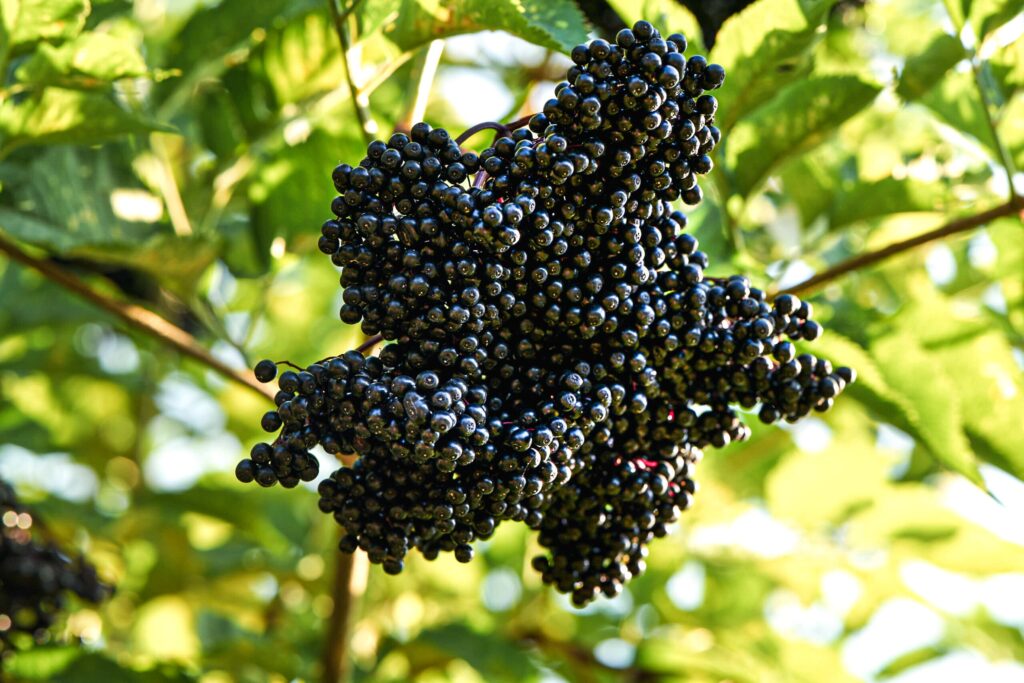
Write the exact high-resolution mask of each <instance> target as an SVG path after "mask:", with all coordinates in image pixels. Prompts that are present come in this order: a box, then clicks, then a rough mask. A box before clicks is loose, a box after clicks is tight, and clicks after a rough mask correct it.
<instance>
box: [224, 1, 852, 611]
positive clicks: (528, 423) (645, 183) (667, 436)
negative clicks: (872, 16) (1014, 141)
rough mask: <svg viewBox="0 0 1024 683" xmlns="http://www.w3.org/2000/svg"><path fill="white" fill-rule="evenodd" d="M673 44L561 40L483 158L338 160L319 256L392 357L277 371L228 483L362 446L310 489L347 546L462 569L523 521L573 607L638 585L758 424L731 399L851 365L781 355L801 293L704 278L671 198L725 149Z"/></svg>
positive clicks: (270, 480) (795, 390)
mask: <svg viewBox="0 0 1024 683" xmlns="http://www.w3.org/2000/svg"><path fill="white" fill-rule="evenodd" d="M685 49H686V39H685V38H684V37H683V36H681V35H678V34H673V35H671V36H669V37H668V38H667V39H662V37H661V35H660V34H659V33H658V32H657V31H656V30H655V29H654V27H653V26H652V25H651V24H650V23H648V22H645V21H641V22H637V23H636V24H635V25H634V26H633V27H632V29H625V30H623V31H620V32H619V34H618V35H617V36H616V39H615V43H614V44H611V43H608V42H606V41H603V40H595V41H593V42H592V43H590V44H589V45H581V46H577V47H576V48H574V49H573V50H572V53H571V55H570V56H571V58H572V61H573V64H574V65H573V66H572V67H570V69H569V70H568V72H567V73H566V79H565V80H564V81H563V82H561V83H559V84H558V85H557V86H556V87H555V91H554V93H553V96H552V97H551V99H549V100H548V101H547V103H546V104H545V105H544V109H543V112H542V113H538V114H537V115H535V116H533V117H532V118H531V119H530V120H529V122H528V123H527V124H526V125H525V126H521V127H518V128H517V129H516V130H505V128H504V127H500V126H499V127H498V128H500V129H501V132H500V136H499V137H498V138H497V139H496V140H495V141H494V143H493V144H492V145H491V146H489V147H487V148H486V149H484V150H483V151H482V152H481V153H480V154H479V156H477V155H475V154H469V153H464V152H463V151H462V149H461V148H460V147H459V144H457V143H456V142H455V140H453V139H452V137H451V136H450V135H449V134H448V133H447V132H445V131H443V130H440V129H434V128H432V127H431V126H429V125H428V124H426V123H417V124H416V125H414V126H413V127H412V129H411V130H410V132H409V135H405V134H395V135H393V136H392V137H391V138H390V139H389V140H388V141H387V142H383V141H377V142H374V143H372V144H371V145H370V146H369V147H368V148H367V155H366V158H364V159H363V160H362V161H361V162H360V163H359V164H358V165H356V166H351V165H348V164H342V165H340V166H338V167H337V168H335V169H334V171H333V174H332V180H333V182H334V185H335V187H336V188H337V190H338V193H339V196H338V197H337V198H336V199H335V201H334V202H333V203H332V206H331V209H332V211H333V212H334V214H335V215H334V218H332V219H331V220H328V221H327V222H325V223H324V224H323V225H322V226H321V228H320V230H321V235H322V239H321V240H320V242H319V246H320V249H321V250H322V251H323V252H325V253H326V254H328V255H329V257H330V259H331V261H332V263H333V264H334V265H335V266H337V267H338V268H340V269H341V274H340V283H341V287H342V301H343V304H342V306H341V309H340V318H341V320H342V321H344V322H346V323H349V324H359V325H360V327H361V329H362V331H363V333H365V334H366V335H368V336H373V335H380V338H382V339H383V340H385V341H387V342H388V344H387V345H386V346H385V347H384V348H383V349H382V350H381V352H380V355H379V357H378V358H373V357H369V358H368V357H365V356H364V355H363V354H361V353H358V352H348V353H345V354H343V355H341V356H338V357H335V358H328V359H325V360H323V361H320V362H318V363H314V364H312V365H310V366H308V367H307V368H306V369H305V370H303V371H301V372H298V373H296V372H293V371H290V370H289V371H286V372H284V373H282V374H281V375H280V376H279V377H278V387H279V389H280V391H279V392H278V393H277V396H276V398H275V403H276V404H277V410H276V411H271V412H269V413H267V414H266V415H264V417H263V419H262V426H263V427H264V429H266V430H267V431H270V432H277V435H276V437H275V439H274V441H273V442H272V443H270V444H259V445H257V446H256V447H254V449H253V450H252V451H251V452H250V457H249V458H248V459H246V460H243V461H242V463H241V464H240V465H239V468H238V470H237V471H236V474H237V476H238V478H239V479H240V480H242V481H252V480H255V481H257V482H258V483H259V484H260V485H263V486H272V485H274V484H275V483H278V482H280V483H281V485H282V486H285V487H290V486H294V485H296V484H297V483H298V482H299V481H301V480H305V481H309V480H311V479H313V478H315V476H316V475H317V472H318V469H319V463H318V462H317V459H316V458H315V457H313V455H312V454H311V453H310V452H309V449H311V448H313V447H315V446H317V445H319V446H321V447H322V448H323V449H324V450H325V451H326V452H327V453H329V454H340V453H346V454H354V455H356V456H358V457H357V459H356V460H355V463H354V464H353V465H352V467H350V468H342V469H338V470H336V471H334V472H333V473H332V474H331V475H330V477H329V478H327V479H325V480H323V481H322V482H321V484H320V485H319V488H318V492H319V495H320V502H319V506H320V509H321V510H322V511H323V512H325V513H327V514H331V515H333V517H334V519H335V520H336V521H337V522H338V524H340V525H341V526H342V527H343V528H344V531H345V535H344V538H343V539H342V541H341V542H340V543H339V548H340V549H341V550H342V551H343V552H354V551H355V550H356V549H357V548H360V549H362V550H364V551H365V552H366V553H367V556H368V557H369V559H370V561H371V562H374V563H377V564H381V565H382V566H383V568H384V570H385V571H386V572H388V573H397V572H399V571H401V569H402V567H403V562H404V558H405V556H406V555H407V554H408V553H409V551H411V550H413V549H415V550H418V551H419V552H421V553H422V554H423V556H424V557H426V558H427V559H433V558H436V557H437V556H438V555H439V554H440V553H441V552H448V553H453V554H454V555H455V557H456V559H458V560H459V561H461V562H468V561H470V560H471V559H472V554H473V549H472V543H473V542H474V541H476V540H477V539H486V538H488V537H490V536H491V534H493V533H494V530H495V528H496V527H497V525H498V524H500V523H502V522H506V521H516V522H523V523H525V524H526V525H527V526H529V527H530V528H531V529H533V530H535V531H536V532H537V534H538V540H539V543H540V545H541V547H543V548H544V549H545V552H546V553H547V554H546V555H544V556H541V557H539V558H537V559H535V560H534V567H535V568H536V569H537V570H538V571H539V572H540V573H541V575H542V577H543V580H544V581H545V582H546V583H549V584H551V585H553V586H555V587H556V588H557V589H558V590H560V591H562V592H565V593H568V594H570V595H571V596H572V599H573V601H574V602H575V603H576V604H585V603H586V602H588V601H590V600H592V599H594V598H595V597H596V596H597V595H601V594H603V595H606V596H614V595H617V594H618V593H619V592H620V591H621V590H622V588H623V586H624V585H625V583H626V582H627V581H629V579H630V578H632V577H633V576H636V575H638V574H640V573H642V572H643V571H644V568H645V561H644V558H645V557H646V555H647V552H648V550H647V547H648V544H649V542H650V541H651V540H652V539H654V538H656V537H659V536H663V535H665V533H667V529H668V527H669V525H671V524H672V523H673V522H674V521H675V520H676V518H677V517H678V515H679V513H680V512H681V511H682V510H685V509H686V508H687V507H689V506H690V504H691V503H692V499H693V495H694V494H695V493H696V491H697V485H696V482H695V481H694V479H693V476H694V473H695V468H696V465H697V463H698V462H699V461H700V459H701V458H702V457H703V451H704V449H706V448H709V447H714V448H723V447H726V446H727V445H728V444H730V443H732V442H735V441H741V440H743V439H746V438H747V437H748V436H749V434H750V428H749V427H748V426H747V425H746V424H744V422H743V420H742V419H741V415H740V413H738V412H737V411H736V408H735V406H740V407H742V408H744V409H747V410H754V409H756V410H757V412H758V415H759V417H760V419H761V420H763V421H765V422H775V421H777V420H781V419H785V420H788V421H794V420H797V419H799V418H801V417H803V416H805V415H808V414H809V413H810V412H811V411H823V410H827V409H828V408H829V407H831V405H832V403H833V401H834V399H835V397H836V396H837V395H838V394H839V393H840V392H841V391H842V390H843V389H844V388H845V387H846V386H847V385H848V384H849V383H850V382H852V381H853V377H854V376H853V373H852V371H850V370H848V369H846V368H840V369H838V370H835V371H833V369H832V367H831V365H830V364H829V363H827V362H826V361H822V360H820V359H817V358H815V357H813V356H809V355H806V356H804V355H801V356H800V357H799V358H798V357H797V353H796V349H795V347H794V346H793V344H792V343H791V341H788V340H807V341H809V340H812V339H814V338H815V337H817V336H819V335H820V333H821V327H820V326H819V325H818V324H817V323H816V322H814V321H813V320H811V319H810V318H811V313H812V311H811V309H810V307H809V305H808V304H806V302H800V301H799V300H798V299H797V298H796V297H793V296H789V295H783V296H780V297H778V298H777V299H776V300H775V301H774V302H768V301H767V297H766V296H765V294H764V292H762V291H760V290H758V289H756V288H752V287H751V286H750V283H749V281H748V280H747V279H746V278H743V277H741V276H733V277H731V278H726V279H722V280H718V279H709V278H708V277H707V276H706V274H705V272H706V271H707V270H708V268H709V266H710V263H709V258H708V256H707V254H706V253H704V252H702V251H700V250H699V249H698V244H697V240H696V239H695V238H694V237H693V236H692V235H690V234H688V233H686V232H684V231H685V229H686V227H687V221H686V216H685V215H684V214H683V213H681V212H680V211H678V210H675V209H674V206H676V205H678V202H680V201H681V202H683V203H686V204H695V203H698V202H700V201H701V199H702V196H703V195H702V191H701V188H700V185H699V184H698V181H699V179H700V177H701V176H703V175H705V174H707V173H709V172H710V171H711V170H712V167H713V161H712V157H711V155H712V154H713V150H714V149H715V147H716V146H717V145H718V143H719V141H720V138H721V132H720V131H719V130H718V128H716V127H715V126H714V122H715V116H716V115H717V113H718V101H717V99H716V98H715V97H714V96H712V95H710V94H709V91H712V90H714V89H715V88H717V87H719V86H720V85H721V84H722V82H723V81H724V78H725V72H724V70H723V69H722V68H721V67H720V66H718V65H716V64H708V62H707V60H706V59H704V58H703V57H701V56H699V55H694V56H691V57H689V59H687V58H686V57H685V56H684V55H683V54H682V53H683V50H685ZM513 127H515V126H513ZM471 175H473V176H474V177H473V178H470V176H471ZM261 366H262V363H261V365H260V366H257V377H258V378H260V379H261V381H264V380H263V377H262V376H261V375H260V373H261V372H263V370H261ZM270 371H271V368H266V374H265V376H267V377H268V380H269V379H273V374H270Z"/></svg>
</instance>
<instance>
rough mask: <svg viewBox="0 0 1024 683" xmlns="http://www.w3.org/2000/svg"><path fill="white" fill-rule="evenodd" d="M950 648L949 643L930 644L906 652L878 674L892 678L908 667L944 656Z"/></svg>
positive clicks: (880, 676)
mask: <svg viewBox="0 0 1024 683" xmlns="http://www.w3.org/2000/svg"><path fill="white" fill-rule="evenodd" d="M949 651H950V648H949V646H948V645H945V644H939V645H928V646H926V647H922V648H920V649H917V650H911V651H910V652H907V653H904V654H902V655H900V656H899V657H897V658H896V659H894V660H892V661H891V662H889V663H888V664H886V665H885V667H884V668H883V669H882V670H881V671H879V672H878V673H877V674H876V676H877V677H878V678H879V679H882V680H885V679H887V678H892V677H893V676H896V675H898V674H900V673H903V672H904V671H906V670H907V669H912V668H914V667H915V666H920V665H921V664H924V663H925V662H930V661H932V660H933V659H938V658H939V657H944V656H945V655H947V654H949Z"/></svg>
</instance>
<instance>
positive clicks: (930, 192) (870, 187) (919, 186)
mask: <svg viewBox="0 0 1024 683" xmlns="http://www.w3.org/2000/svg"><path fill="white" fill-rule="evenodd" d="M949 195H950V193H949V192H948V191H947V190H946V188H945V187H944V186H943V185H941V184H938V183H925V182H920V181H916V180H911V179H909V178H905V179H901V180H897V179H896V178H884V179H882V180H879V181H877V182H873V183H870V182H860V183H857V184H856V185H854V186H853V187H852V188H850V189H849V190H848V191H846V192H840V193H838V194H837V197H836V202H835V204H834V205H833V207H832V210H831V216H830V222H829V223H830V226H831V227H832V229H833V230H834V229H836V228H839V227H842V226H845V225H849V224H850V223H856V222H858V221H865V220H871V219H873V218H883V217H886V216H889V215H891V214H894V213H907V212H913V211H937V212H942V211H946V210H947V209H948V208H949V207H948V206H947V202H948V201H949V199H950V196H949Z"/></svg>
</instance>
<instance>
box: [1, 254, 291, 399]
mask: <svg viewBox="0 0 1024 683" xmlns="http://www.w3.org/2000/svg"><path fill="white" fill-rule="evenodd" d="M0 252H3V253H5V254H7V256H8V257H9V258H10V259H11V260H13V261H17V262H18V263H20V264H22V265H23V266H26V267H28V268H31V269H32V270H35V271H36V272H38V273H39V274H40V275H42V276H43V277H45V278H46V279H48V280H50V281H51V282H54V283H56V284H58V285H60V286H61V287H63V288H64V289H66V290H68V291H69V292H71V293H73V294H75V295H77V296H78V297H80V298H82V299H85V300H86V301H88V302H89V303H91V304H93V305H94V306H96V307H97V308H101V309H103V310H104V311H106V312H108V313H110V314H111V315H113V316H115V317H116V318H118V319H120V320H121V322H123V323H124V324H126V325H127V326H129V327H131V328H134V329H136V330H139V331H140V332H143V333H145V334H147V335H149V336H150V337H153V338H154V339H157V340H158V341H160V342H161V343H163V344H166V345H167V346H170V347H173V348H174V349H176V350H178V351H179V352H180V353H182V354H184V355H186V356H188V357H190V358H192V359H194V360H196V361H199V362H200V363H202V364H203V365H205V366H206V367H208V368H210V369H211V370H213V371H214V372H216V373H218V374H220V375H222V376H224V377H225V378H227V379H230V380H232V381H234V382H237V383H238V384H241V385H243V386H245V387H247V388H248V389H251V390H252V391H255V392H256V393H258V394H260V395H261V396H263V397H265V398H271V399H272V398H273V396H274V391H273V390H272V389H271V388H270V387H268V386H266V385H264V384H261V383H259V382H258V381H257V380H256V378H255V377H252V376H250V374H249V373H247V372H241V371H239V370H236V369H235V368H232V367H230V366H228V365H227V364H226V363H224V362H223V361H221V360H219V359H218V358H215V357H214V356H213V355H212V354H210V352H209V351H208V350H207V349H206V348H205V347H203V346H202V345H201V344H200V343H199V342H198V341H196V338H195V337H193V336H192V335H190V334H189V333H188V332H186V331H185V330H183V329H181V328H180V327H178V326H177V325H175V324H173V323H171V322H169V321H167V320H166V319H164V318H162V317H161V316H159V315H157V314H156V313H154V312H153V311H151V310H149V309H147V308H143V307H141V306H137V305H135V304H130V303H126V302H123V301H118V300H117V299H113V298H111V297H109V296H107V295H106V294H102V293H100V292H97V291H96V290H95V289H93V288H92V287H90V286H89V285H88V284H87V283H86V282H85V281H83V280H81V279H80V278H78V277H77V276H75V275H72V274H71V273H69V272H67V271H65V270H64V269H62V268H61V267H60V266H58V265H56V264H54V263H53V262H51V261H49V260H47V259H44V258H38V257H35V256H32V255H30V254H28V253H27V252H25V251H23V250H22V249H21V248H20V247H18V246H17V245H16V244H15V243H14V242H12V241H10V240H8V239H7V238H6V237H5V236H3V235H0Z"/></svg>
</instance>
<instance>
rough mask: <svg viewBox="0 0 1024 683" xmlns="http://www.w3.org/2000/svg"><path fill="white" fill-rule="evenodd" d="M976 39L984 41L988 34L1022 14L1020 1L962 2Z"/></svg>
mask: <svg viewBox="0 0 1024 683" xmlns="http://www.w3.org/2000/svg"><path fill="white" fill-rule="evenodd" d="M963 1H964V7H967V8H969V9H968V10H967V11H966V14H967V16H968V17H969V18H970V21H971V25H972V26H973V27H974V30H975V32H976V33H977V35H978V38H980V39H984V38H985V37H986V36H987V35H988V34H989V33H991V32H992V31H995V30H996V29H997V28H999V27H1000V26H1002V25H1003V24H1005V23H1006V22H1008V21H1010V20H1011V19H1013V18H1014V17H1015V16H1019V15H1020V14H1021V12H1024V3H1022V2H1021V0H963Z"/></svg>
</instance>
